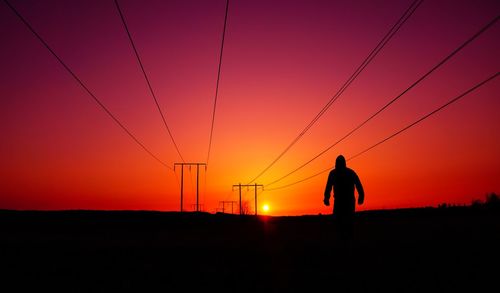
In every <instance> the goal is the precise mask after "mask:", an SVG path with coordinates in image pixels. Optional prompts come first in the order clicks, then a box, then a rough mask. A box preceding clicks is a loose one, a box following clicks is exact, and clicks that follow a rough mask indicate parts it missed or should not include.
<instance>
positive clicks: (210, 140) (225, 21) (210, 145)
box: [207, 0, 229, 164]
mask: <svg viewBox="0 0 500 293" xmlns="http://www.w3.org/2000/svg"><path fill="white" fill-rule="evenodd" d="M228 10H229V0H227V1H226V15H225V17H224V28H223V30H222V44H221V47H220V55H219V68H218V70H217V82H216V84H215V99H214V108H213V112H212V126H211V128H210V139H209V142H208V154H207V164H208V161H209V159H210V151H211V149H212V136H213V132H214V123H215V110H216V109H217V97H218V96H219V81H220V71H221V66H222V53H223V52H224V39H225V36H226V25H227V12H228Z"/></svg>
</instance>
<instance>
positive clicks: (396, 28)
mask: <svg viewBox="0 0 500 293" xmlns="http://www.w3.org/2000/svg"><path fill="white" fill-rule="evenodd" d="M422 2H423V0H415V1H414V2H413V3H412V4H411V5H410V7H409V8H408V9H407V10H406V11H405V12H404V13H403V15H402V16H401V18H399V19H398V21H397V22H396V23H395V24H394V25H393V26H392V28H391V29H390V30H389V31H388V32H387V34H386V35H385V36H384V37H383V38H382V40H380V42H379V43H378V44H377V46H376V47H375V48H374V49H373V50H372V51H371V52H370V54H368V56H367V57H366V58H365V60H364V61H363V62H362V63H361V65H359V67H358V68H357V69H356V70H355V71H354V73H353V74H352V75H351V76H350V77H349V78H348V79H347V81H346V82H345V83H344V84H343V85H342V87H341V88H340V89H339V90H338V91H337V93H336V94H335V95H334V96H333V97H332V98H331V99H330V100H329V101H328V103H327V104H326V105H325V106H324V107H323V108H322V109H321V110H320V111H319V113H318V114H317V115H316V116H315V117H314V118H313V119H312V121H311V122H309V124H308V125H307V126H306V127H305V128H304V129H303V130H302V131H301V132H300V133H299V135H297V137H295V139H294V140H293V141H292V142H291V143H290V144H289V145H288V146H287V147H286V148H285V150H283V151H282V152H281V153H280V154H279V155H278V157H276V159H274V160H273V161H272V162H271V163H270V164H269V165H268V166H267V167H266V168H264V170H262V172H260V173H259V175H257V176H256V177H255V178H254V179H252V180H251V181H250V183H252V182H254V181H255V180H257V179H258V178H260V176H262V175H263V174H264V173H265V172H267V170H269V169H270V168H271V167H272V166H273V165H274V164H276V162H278V160H279V159H281V158H282V157H283V156H284V155H285V154H286V153H287V152H288V151H289V150H290V149H291V148H292V146H294V145H295V144H296V143H297V142H298V141H299V140H300V139H301V138H302V136H304V134H306V132H307V131H309V129H310V128H311V127H312V126H313V125H314V124H315V123H316V122H317V121H318V120H319V119H320V118H321V116H323V114H325V113H326V111H327V110H328V109H329V108H330V106H331V105H332V104H333V103H334V102H335V101H336V100H337V99H338V98H339V97H340V96H341V95H342V93H343V92H344V91H345V90H346V89H347V88H348V87H349V85H350V84H351V83H352V82H353V81H354V80H355V79H356V78H357V77H358V75H359V74H361V72H362V71H363V70H364V69H365V68H366V66H368V64H370V63H371V61H372V60H373V59H374V58H375V57H376V56H377V55H378V53H379V52H380V51H381V50H382V49H383V48H384V47H385V45H386V44H387V43H388V42H389V41H390V39H391V38H392V37H393V36H394V35H395V34H396V33H397V32H398V31H399V29H400V28H401V27H402V26H403V24H405V23H406V21H407V20H408V19H409V18H410V16H411V15H412V14H413V13H414V12H415V10H416V9H417V8H418V7H419V6H420V4H422Z"/></svg>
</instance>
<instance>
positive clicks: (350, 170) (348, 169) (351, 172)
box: [346, 168, 358, 176]
mask: <svg viewBox="0 0 500 293" xmlns="http://www.w3.org/2000/svg"><path fill="white" fill-rule="evenodd" d="M346 171H347V172H349V173H350V174H352V175H356V176H358V175H357V174H356V172H355V171H354V170H353V169H351V168H346Z"/></svg>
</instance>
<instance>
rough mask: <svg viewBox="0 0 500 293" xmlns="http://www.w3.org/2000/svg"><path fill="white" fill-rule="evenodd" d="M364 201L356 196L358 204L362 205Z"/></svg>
mask: <svg viewBox="0 0 500 293" xmlns="http://www.w3.org/2000/svg"><path fill="white" fill-rule="evenodd" d="M363 202H364V198H361V197H358V205H362V204H363Z"/></svg>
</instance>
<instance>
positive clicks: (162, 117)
mask: <svg viewBox="0 0 500 293" xmlns="http://www.w3.org/2000/svg"><path fill="white" fill-rule="evenodd" d="M115 5H116V9H117V10H118V13H119V14H120V18H121V20H122V22H123V26H124V27H125V30H126V31H127V36H128V39H129V40H130V44H131V45H132V48H133V49H134V53H135V56H136V57H137V61H138V62H139V65H140V66H141V70H142V73H143V75H144V78H145V79H146V83H147V84H148V88H149V91H150V93H151V96H153V99H154V101H155V104H156V108H158V112H160V115H161V119H162V120H163V124H164V125H165V128H166V129H167V132H168V135H169V136H170V139H171V140H172V143H173V144H174V146H175V149H176V150H177V154H179V157H180V158H181V159H182V161H183V162H184V158H183V157H182V155H181V152H180V150H179V147H178V146H177V143H176V142H175V139H174V136H173V135H172V132H171V131H170V128H169V127H168V124H167V121H166V120H165V116H164V115H163V112H162V110H161V107H160V104H159V103H158V99H157V98H156V95H155V93H154V91H153V87H152V86H151V82H150V81H149V78H148V75H147V74H146V70H145V69H144V65H143V64H142V61H141V57H140V56H139V52H138V51H137V48H136V47H135V44H134V41H133V39H132V35H131V34H130V31H129V29H128V26H127V22H126V21H125V17H124V16H123V13H122V11H121V9H120V5H119V4H118V0H115Z"/></svg>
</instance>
